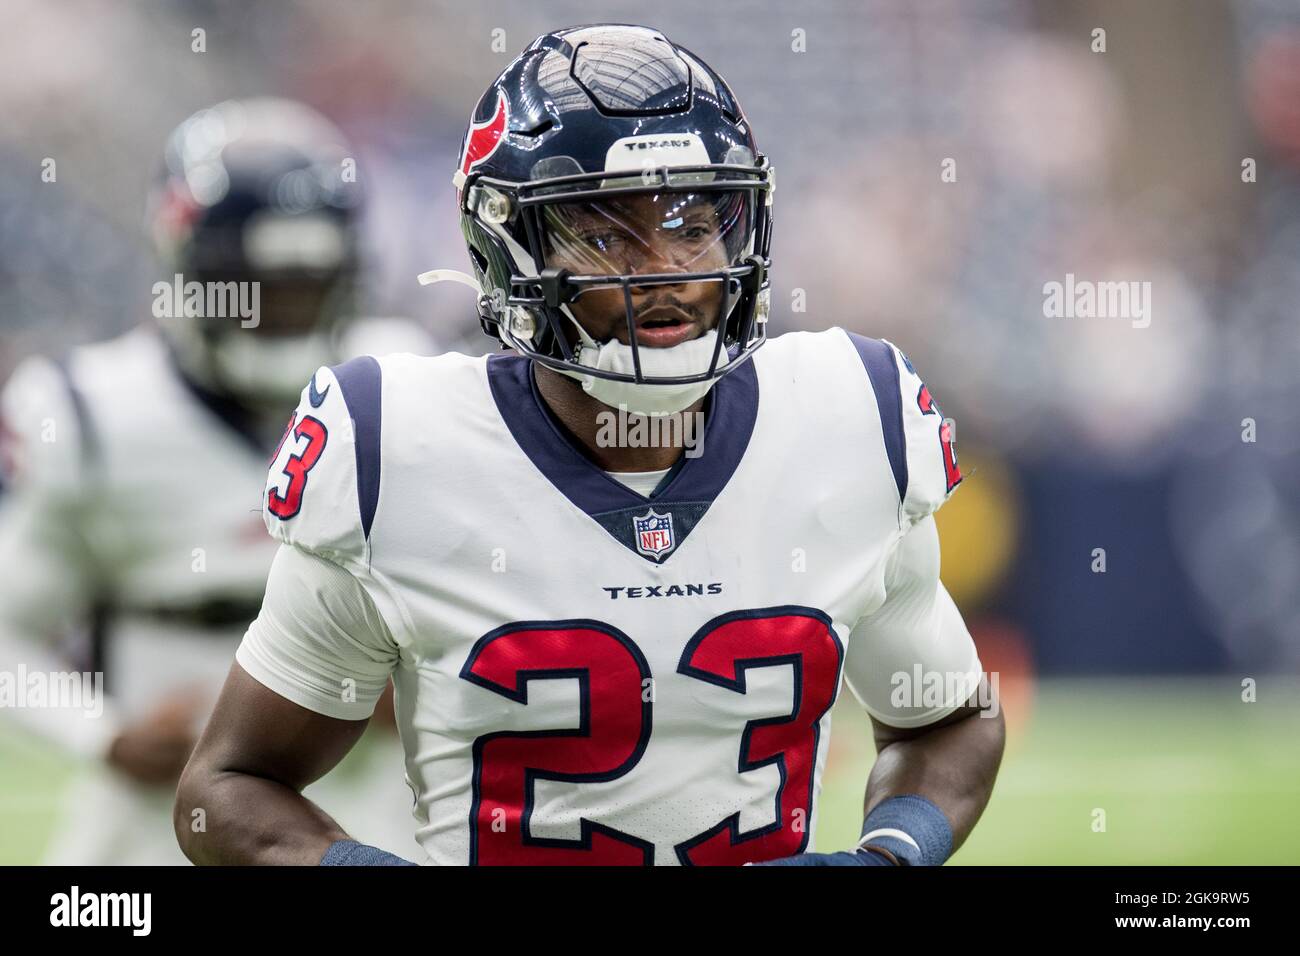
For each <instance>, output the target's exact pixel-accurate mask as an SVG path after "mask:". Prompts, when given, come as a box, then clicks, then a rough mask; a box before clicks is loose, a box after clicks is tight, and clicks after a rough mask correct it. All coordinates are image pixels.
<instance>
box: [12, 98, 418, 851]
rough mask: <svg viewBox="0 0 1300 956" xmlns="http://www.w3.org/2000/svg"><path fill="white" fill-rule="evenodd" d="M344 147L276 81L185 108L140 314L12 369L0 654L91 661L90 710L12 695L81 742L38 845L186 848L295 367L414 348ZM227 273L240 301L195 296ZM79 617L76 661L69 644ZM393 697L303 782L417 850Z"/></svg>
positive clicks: (248, 588)
mask: <svg viewBox="0 0 1300 956" xmlns="http://www.w3.org/2000/svg"><path fill="white" fill-rule="evenodd" d="M352 162H353V160H352V159H351V158H350V154H349V151H348V149H347V146H346V144H345V141H344V139H343V136H342V134H341V133H340V131H339V130H338V129H336V128H335V127H334V126H333V124H331V123H330V122H329V121H327V120H326V119H325V118H324V117H322V116H320V115H319V114H317V113H316V112H314V111H313V110H311V109H309V108H307V107H306V106H303V105H301V104H298V103H295V102H292V101H288V100H278V99H252V100H246V101H228V102H224V103H221V104H219V105H217V106H215V107H212V108H210V109H205V110H201V111H200V112H198V113H196V114H195V115H193V116H192V117H190V118H189V119H188V120H186V121H185V122H184V123H182V124H181V125H180V126H179V127H178V128H177V129H176V130H175V132H174V133H173V134H172V136H171V137H170V139H169V141H168V143H167V147H166V154H165V160H164V166H163V169H162V172H161V175H160V177H159V179H158V182H157V184H156V186H155V188H154V190H153V193H152V196H151V198H150V202H149V210H148V214H147V220H148V228H149V229H150V231H151V233H152V239H153V241H154V244H155V247H156V249H157V252H158V255H159V259H160V262H161V264H162V266H163V275H162V277H161V280H162V281H160V282H159V283H158V284H157V285H155V287H154V295H155V298H154V306H153V315H154V321H147V322H145V323H142V324H141V325H140V326H139V327H137V328H135V329H134V330H133V331H130V332H128V333H127V334H125V335H123V336H121V337H119V338H117V339H114V340H112V341H108V342H104V343H100V344H96V345H92V346H89V347H84V348H79V349H77V350H75V351H74V352H72V354H71V355H69V356H68V357H66V358H65V359H63V360H59V361H54V360H47V359H44V358H35V359H29V360H28V361H27V362H26V363H25V364H24V365H23V366H21V367H20V368H19V369H18V370H17V371H16V372H15V374H14V375H13V377H12V379H11V380H10V382H9V384H8V385H7V387H6V389H5V391H4V395H3V413H4V415H3V419H4V421H5V425H6V431H5V434H6V435H7V440H6V446H7V447H6V448H5V454H4V456H3V459H4V460H5V461H6V462H8V467H7V470H8V471H9V475H8V476H7V479H6V482H5V483H6V485H7V486H8V490H7V492H6V494H5V495H4V497H3V498H2V499H0V566H3V567H4V568H5V569H6V573H5V574H4V575H3V577H0V659H2V660H3V663H4V665H5V666H7V667H8V669H9V670H10V671H15V672H17V670H18V668H20V667H21V668H24V669H25V671H26V672H28V673H30V672H36V671H40V672H45V673H57V672H60V671H62V670H64V669H67V668H69V667H75V668H76V669H80V670H83V671H92V672H102V673H103V674H104V691H105V698H104V701H103V713H102V715H101V716H99V717H96V718H92V717H88V716H86V715H85V714H84V713H82V712H79V711H77V710H75V709H68V708H64V709H48V708H42V709H16V708H15V709H10V710H9V712H10V713H12V714H13V715H14V716H15V717H18V718H22V719H23V722H24V723H26V724H27V725H28V727H29V728H30V729H31V730H33V731H35V732H36V733H38V734H41V735H43V736H45V737H47V738H49V739H50V740H51V741H55V742H57V743H58V744H60V745H62V746H64V747H66V748H69V749H70V750H72V751H73V752H75V753H78V754H80V755H82V756H84V757H86V758H89V762H88V766H87V769H86V772H85V774H84V776H83V778H82V779H81V780H80V781H79V783H78V784H77V785H76V786H73V787H71V788H70V790H69V791H68V793H67V797H66V799H67V805H66V808H65V811H64V818H63V819H64V822H63V825H62V827H61V828H60V831H59V832H58V834H57V835H56V837H55V839H54V841H53V844H52V845H51V847H50V848H49V849H48V851H47V854H46V862H49V863H63V864H115V863H124V864H127V863H184V862H185V860H184V857H183V856H182V855H181V853H180V851H179V850H178V848H177V846H176V840H175V837H174V835H173V833H172V827H171V820H170V815H171V807H172V802H173V798H174V790H175V783H176V780H177V778H178V776H179V774H180V771H181V769H182V768H183V766H184V765H185V761H186V759H187V758H188V756H189V753H190V751H191V749H192V747H193V744H194V741H195V739H196V736H197V733H198V731H199V730H200V729H201V727H202V725H203V722H204V720H205V718H206V716H207V714H208V712H209V711H210V709H211V707H212V705H213V703H214V701H215V693H216V691H217V689H218V688H219V687H220V685H221V682H222V680H223V679H224V677H225V674H226V672H227V670H228V669H229V667H230V664H231V661H232V659H233V656H234V652H235V648H236V646H237V645H238V642H239V638H240V636H241V635H242V634H243V632H244V630H245V628H246V626H247V625H248V622H249V621H251V620H252V619H253V618H254V617H256V615H257V612H258V607H259V604H260V602H261V598H262V592H263V586H264V583H265V580H266V575H267V571H268V569H269V567H270V564H271V559H272V557H273V555H274V552H275V545H274V542H272V541H271V540H269V539H268V538H267V536H266V534H265V531H264V529H263V527H262V520H261V518H260V515H259V510H260V508H259V500H258V499H259V495H260V491H261V488H262V485H263V479H264V475H265V469H266V463H267V460H268V459H269V458H270V457H271V456H272V455H273V454H274V452H275V449H276V443H277V441H278V440H279V439H280V436H281V434H282V432H283V429H284V422H285V419H286V417H287V416H288V414H289V412H290V411H291V410H292V407H293V405H294V403H295V401H296V396H297V393H298V391H299V389H300V388H301V384H302V381H303V380H304V379H305V378H306V377H307V376H309V375H310V374H311V372H312V371H313V370H314V369H316V368H317V366H319V365H320V364H322V363H331V362H334V361H338V360H341V359H344V358H347V357H348V356H349V355H353V354H358V353H360V352H363V351H373V350H376V349H378V350H381V351H391V350H398V351H408V350H410V351H421V352H423V351H427V350H428V345H429V343H428V342H427V340H426V338H425V337H424V335H423V333H422V331H421V330H419V328H418V327H417V326H415V325H414V324H409V323H406V322H402V321H399V320H395V319H386V320H374V319H366V320H359V319H358V318H357V310H358V303H357V299H358V289H359V282H360V278H361V271H362V270H361V261H360V253H359V249H358V240H357V224H358V218H359V212H360V192H359V187H358V185H357V183H356V182H355V181H354V179H355V177H354V176H352V175H351V174H350V171H351V169H352V167H351V164H352ZM190 283H198V285H197V286H194V285H189V284H190ZM195 289H199V290H205V291H201V292H199V293H197V294H196V295H191V293H193V290H195ZM213 290H216V291H217V292H218V295H217V296H216V297H214V296H213V295H212V294H211V293H212V291H213ZM177 291H182V292H183V294H181V295H176V294H174V293H175V292H177ZM226 293H235V298H227V299H225V300H224V301H225V302H226V304H227V305H229V304H231V303H234V302H239V303H240V304H241V305H242V306H243V308H242V309H241V310H240V311H239V312H238V314H231V313H230V312H229V310H228V309H225V308H219V309H213V308H212V307H211V304H212V303H213V302H219V301H222V300H221V295H224V294H226ZM214 312H218V313H221V314H214ZM78 632H81V633H82V634H83V635H84V636H85V637H86V638H88V640H87V641H86V643H87V644H88V650H87V651H86V652H85V653H83V654H81V655H80V657H81V660H75V657H76V656H77V655H75V654H62V655H61V652H64V651H67V649H68V648H69V647H70V646H71V642H70V641H69V640H68V637H69V635H73V634H76V633H78ZM391 711H392V708H391V704H389V705H388V706H387V707H383V708H381V712H382V713H384V714H386V715H388V716H389V718H390V719H389V720H388V721H387V726H386V727H385V726H377V727H376V728H375V731H374V732H373V733H372V734H371V735H369V737H368V738H367V746H366V747H365V748H364V749H363V752H362V753H361V755H360V757H359V759H358V760H357V761H356V762H355V763H353V764H351V765H350V766H344V767H341V768H340V770H339V772H338V773H335V774H333V775H331V776H330V778H328V779H326V780H322V781H321V782H320V783H319V784H318V785H317V786H316V787H315V788H314V793H315V797H316V799H318V800H319V801H321V803H322V804H323V805H326V806H329V807H330V808H331V812H334V813H336V814H338V815H339V816H340V818H346V819H348V820H350V821H352V825H353V826H355V827H356V828H357V832H360V833H367V834H369V839H371V840H373V841H375V842H377V843H378V844H380V845H383V846H387V847H391V848H393V849H394V850H395V851H402V850H405V851H406V852H411V850H410V848H411V847H412V846H414V842H413V837H412V833H413V828H414V827H413V822H412V816H411V804H412V794H411V792H410V790H409V789H408V788H407V787H406V786H405V785H404V784H403V774H402V769H401V752H400V747H399V745H398V743H397V737H396V734H395V732H394V727H393V724H392V721H391ZM381 723H382V722H381Z"/></svg>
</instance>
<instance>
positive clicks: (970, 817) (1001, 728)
mask: <svg viewBox="0 0 1300 956" xmlns="http://www.w3.org/2000/svg"><path fill="white" fill-rule="evenodd" d="M871 726H872V730H873V735H874V737H875V742H876V754H877V756H876V762H875V764H874V765H873V766H872V768H871V776H870V777H869V778H868V780H867V795H866V800H865V803H864V806H863V814H864V815H867V816H869V815H870V814H871V811H872V810H874V809H875V808H876V807H877V806H879V805H880V804H881V803H882V802H883V801H885V800H888V799H889V798H891V797H899V796H904V795H907V794H918V795H920V796H922V797H925V798H926V799H928V800H929V801H930V802H932V803H933V804H934V805H935V806H937V807H938V808H939V809H940V810H941V811H942V812H943V815H944V816H945V817H947V818H948V823H949V826H950V827H951V829H952V849H953V851H954V852H955V851H956V850H957V849H959V848H960V847H961V845H962V844H963V843H965V842H966V838H967V837H968V836H970V833H971V831H972V830H973V829H974V828H975V824H976V823H977V822H978V821H979V818H980V814H982V813H983V812H984V808H985V806H987V805H988V802H989V797H990V796H992V794H993V783H994V781H995V780H996V779H997V772H998V766H999V764H1000V763H1001V761H1002V749H1003V746H1004V744H1005V743H1006V720H1005V718H1004V717H1003V714H1002V710H1001V707H1000V704H999V703H998V702H997V701H996V699H995V698H994V697H993V696H992V691H991V690H990V688H989V687H988V684H987V682H985V683H984V685H983V686H982V687H981V689H980V691H978V692H977V693H976V694H974V695H972V697H971V699H970V700H969V701H967V703H966V704H965V705H963V706H962V707H960V708H959V709H958V710H955V711H953V712H952V713H951V714H950V715H949V716H947V717H945V718H943V719H941V720H939V721H936V722H935V723H933V724H930V725H928V726H925V727H919V728H911V729H908V728H902V727H891V726H890V725H889V724H886V723H882V722H881V721H880V720H878V719H876V718H874V717H873V718H871Z"/></svg>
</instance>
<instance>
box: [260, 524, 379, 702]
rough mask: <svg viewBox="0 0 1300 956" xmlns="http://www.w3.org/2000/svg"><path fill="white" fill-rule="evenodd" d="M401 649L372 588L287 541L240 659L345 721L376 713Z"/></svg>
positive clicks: (294, 697) (279, 687)
mask: <svg viewBox="0 0 1300 956" xmlns="http://www.w3.org/2000/svg"><path fill="white" fill-rule="evenodd" d="M398 656H399V651H398V648H397V644H396V642H395V641H394V640H393V637H392V635H391V633H390V632H389V630H388V627H387V625H386V624H385V623H384V619H383V616H382V615H381V614H380V613H379V611H378V609H377V608H376V607H375V604H374V602H373V601H372V600H371V598H370V595H369V594H368V593H367V591H366V588H365V587H364V586H363V585H362V583H361V581H360V580H359V579H358V578H357V577H356V576H355V575H354V574H352V573H351V572H349V571H346V570H344V569H343V568H342V567H340V566H339V565H337V564H335V563H334V562H332V561H330V560H328V559H326V558H323V557H321V556H319V555H317V554H313V553H311V552H309V551H305V550H303V549H301V548H298V547H295V546H293V545H282V546H281V547H280V550H279V551H278V552H277V553H276V557H275V561H274V562H273V563H272V565H271V574H270V577H269V578H268V579H267V585H266V597H265V598H264V599H263V601H262V610H261V612H260V613H259V614H258V616H257V619H256V620H254V621H253V623H252V624H251V625H250V626H249V629H248V631H247V633H246V634H245V635H244V639H243V641H242V642H241V643H240V645H239V649H238V650H237V651H236V653H235V659H236V660H237V661H238V662H239V666H240V667H242V668H243V669H244V670H245V671H247V672H248V674H249V675H250V676H251V677H252V678H253V679H254V680H256V681H258V683H260V684H262V685H264V686H265V687H268V688H270V689H271V690H273V691H275V692H276V693H277V694H279V695H280V696H281V697H284V698H286V699H288V700H291V701H293V702H294V703H295V704H298V705H299V706H301V707H305V708H307V709H308V710H311V711H315V712H316V713H318V714H324V715H326V716H327V717H336V718H339V719H341V720H364V719H365V718H367V717H369V716H370V715H371V714H372V713H374V709H375V703H376V702H377V701H378V700H379V696H380V695H381V694H382V693H383V691H384V687H385V685H386V684H387V682H388V677H389V674H390V673H391V672H392V670H393V668H394V666H395V665H396V663H397V660H398Z"/></svg>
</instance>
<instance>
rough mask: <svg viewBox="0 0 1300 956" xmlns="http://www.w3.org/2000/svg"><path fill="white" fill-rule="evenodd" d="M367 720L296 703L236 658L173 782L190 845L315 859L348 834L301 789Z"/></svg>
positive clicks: (196, 852) (219, 859) (298, 861)
mask: <svg viewBox="0 0 1300 956" xmlns="http://www.w3.org/2000/svg"><path fill="white" fill-rule="evenodd" d="M366 723H367V721H366V720H339V719H336V718H333V717H327V716H325V715H324V714H318V713H315V712H313V711H310V710H308V709H307V708H305V707H300V706H298V705H297V704H295V703H293V702H292V701H289V700H286V699H285V698H283V697H281V696H280V695H279V694H276V693H274V692H272V691H270V690H268V689H267V688H266V687H264V686H262V685H261V684H260V683H258V682H257V681H255V680H254V679H253V678H251V677H249V676H248V674H247V673H246V672H245V671H244V669H243V668H242V667H240V666H239V665H238V664H235V665H234V666H233V667H231V669H230V675H229V677H228V678H227V679H226V685H225V687H224V688H223V689H222V691H221V697H220V698H219V699H218V701H217V707H216V710H215V711H214V712H213V714H212V718H211V719H210V720H209V721H208V725H207V729H206V730H205V731H204V733H203V736H202V737H201V738H200V739H199V742H198V745H197V746H196V747H195V750H194V753H193V755H192V756H191V757H190V761H189V764H188V765H187V766H186V768H185V771H184V773H183V774H182V776H181V780H180V784H179V786H178V788H177V791H176V807H175V810H174V813H173V822H174V824H175V827H176V838H177V840H179V841H180V845H181V849H182V850H184V851H185V855H186V856H188V857H189V858H190V859H191V860H192V861H193V862H195V863H198V864H210V865H211V864H223V865H229V864H282V865H302V866H316V865H317V864H319V863H320V862H321V858H322V857H323V856H324V855H325V852H326V850H328V849H329V847H330V845H331V844H333V843H335V842H337V841H340V840H347V839H349V837H348V835H347V834H346V833H344V832H343V830H342V828H341V827H340V826H339V825H338V824H337V823H335V822H334V821H333V820H332V819H330V817H329V815H328V814H326V813H325V812H324V811H323V810H321V809H320V808H319V807H318V806H316V805H315V804H314V803H312V802H311V801H310V800H308V799H307V798H306V797H304V796H303V795H302V790H303V788H304V787H306V786H307V785H308V784H310V783H312V782H314V781H316V780H318V779H320V778H321V777H323V776H324V775H325V774H326V773H328V772H329V771H330V770H332V769H333V768H334V767H335V765H337V764H338V762H339V761H340V760H342V759H343V757H344V755H346V754H347V752H348V751H349V750H350V749H352V746H353V744H355V743H356V742H357V741H358V740H359V739H360V738H361V734H362V732H363V731H364V730H365V728H366Z"/></svg>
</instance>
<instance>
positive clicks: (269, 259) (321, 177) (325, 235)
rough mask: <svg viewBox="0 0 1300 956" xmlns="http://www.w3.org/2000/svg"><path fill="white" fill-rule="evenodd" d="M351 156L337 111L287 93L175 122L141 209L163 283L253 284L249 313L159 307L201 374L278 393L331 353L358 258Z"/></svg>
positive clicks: (190, 370) (237, 392) (181, 352)
mask: <svg viewBox="0 0 1300 956" xmlns="http://www.w3.org/2000/svg"><path fill="white" fill-rule="evenodd" d="M352 155H353V154H352V153H351V152H350V151H349V149H348V148H347V145H346V142H345V140H344V138H343V135H342V133H340V132H339V130H338V129H337V128H336V127H335V126H334V125H333V124H332V123H330V122H329V121H328V120H327V119H325V118H324V117H323V116H321V115H320V114H319V113H317V112H315V111H314V110H312V109H310V108H309V107H307V106H304V105H302V104H300V103H296V102H293V101H291V100H282V99H272V98H264V99H249V100H231V101H227V102H224V103H220V104H218V105H216V106H213V107H211V108H209V109H204V110H200V111H199V112H197V113H195V114H194V115H193V116H191V117H190V118H189V119H187V120H185V122H183V123H181V125H180V126H178V127H177V128H176V130H175V131H174V132H173V133H172V134H171V137H170V138H169V139H168V142H167V147H166V152H165V156H164V165H163V168H162V170H161V174H160V175H159V177H158V180H157V182H156V184H155V187H154V189H153V191H152V194H151V196H150V202H149V212H148V226H149V229H150V233H151V236H152V239H153V241H154V246H155V249H156V251H157V252H158V255H159V258H160V260H161V261H162V264H163V266H164V268H165V269H167V270H168V271H167V275H166V278H167V281H168V282H169V284H170V283H172V282H173V277H174V275H177V274H179V275H180V276H181V277H182V282H183V283H189V282H198V283H201V284H202V288H203V289H204V290H205V293H206V290H209V289H214V290H222V293H223V294H222V295H220V296H214V297H213V301H214V302H216V303H218V304H220V303H221V302H223V301H224V302H227V303H228V302H229V301H230V300H228V299H225V298H224V290H231V291H233V290H234V289H235V288H236V287H230V286H225V285H224V284H225V283H231V282H236V283H256V284H257V285H256V287H255V288H256V289H257V299H256V300H255V302H256V305H257V306H258V308H257V314H256V316H255V317H254V318H253V319H244V318H241V317H240V316H239V315H234V316H230V315H225V316H221V315H211V314H205V315H202V316H195V315H192V314H191V315H189V316H187V315H185V314H184V313H185V310H184V309H183V308H182V307H181V306H182V303H181V302H175V303H173V306H172V308H171V309H170V310H163V311H165V312H167V314H164V315H158V321H159V324H160V326H161V327H162V328H163V330H164V332H165V333H166V335H167V337H168V340H169V342H170V343H171V346H172V350H173V352H174V353H175V355H176V357H177V360H178V361H179V362H180V364H181V366H182V368H183V369H184V370H185V372H186V373H187V374H189V375H190V376H192V377H193V378H195V379H197V380H198V381H199V382H200V383H201V384H204V385H206V386H208V387H210V388H214V389H216V390H218V391H222V392H225V393H227V394H230V395H233V396H235V397H237V398H240V399H242V400H244V401H245V402H250V403H261V402H275V403H279V402H283V401H285V400H292V399H293V398H294V397H295V396H296V395H297V393H298V391H299V390H300V389H301V388H302V385H303V383H304V382H305V381H307V379H308V378H309V377H310V376H311V375H312V373H313V372H315V370H316V369H317V368H318V367H319V366H321V365H323V364H329V363H330V362H332V361H334V360H335V350H334V342H335V341H336V338H337V335H338V333H339V331H340V329H339V326H340V324H341V323H342V322H344V321H346V320H347V319H348V318H350V317H351V316H352V315H353V314H354V313H355V302H354V299H355V289H356V280H357V275H358V266H359V253H358V239H357V232H358V229H357V219H358V214H359V205H360V193H359V191H358V186H357V184H356V182H355V181H353V177H352V176H351V174H350V170H351V169H352V167H351V165H350V163H351V159H350V157H351V156H352ZM252 288H254V287H253V286H244V287H243V289H244V290H245V291H249V292H251V290H252ZM205 298H206V295H205ZM245 304H248V303H247V302H246V303H245ZM191 311H194V310H193V309H192V310H191ZM204 311H208V310H206V309H205V310H204ZM214 311H215V310H214ZM223 311H226V312H229V311H230V310H229V309H226V310H223ZM158 312H159V310H158V309H157V308H155V314H156V315H157V314H158Z"/></svg>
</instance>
